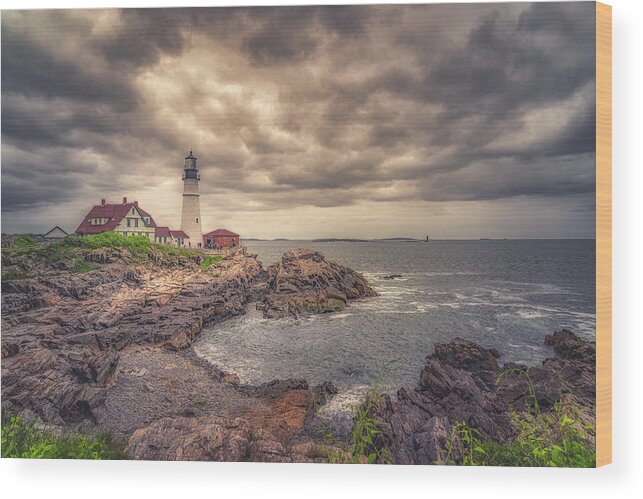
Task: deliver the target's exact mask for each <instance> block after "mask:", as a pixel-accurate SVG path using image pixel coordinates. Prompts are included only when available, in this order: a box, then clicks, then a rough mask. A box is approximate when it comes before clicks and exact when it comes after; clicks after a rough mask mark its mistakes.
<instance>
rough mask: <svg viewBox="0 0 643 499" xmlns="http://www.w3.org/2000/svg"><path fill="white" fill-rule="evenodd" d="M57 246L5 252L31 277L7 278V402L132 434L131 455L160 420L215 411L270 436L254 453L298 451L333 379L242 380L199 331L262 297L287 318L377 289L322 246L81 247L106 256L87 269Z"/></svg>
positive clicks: (204, 416)
mask: <svg viewBox="0 0 643 499" xmlns="http://www.w3.org/2000/svg"><path fill="white" fill-rule="evenodd" d="M50 255H51V252H50V251H47V250H46V248H45V249H44V250H42V251H40V250H39V251H32V252H29V253H27V254H24V253H21V252H11V251H10V248H9V250H7V249H5V250H4V251H3V275H5V273H8V274H9V275H11V273H14V274H18V273H24V274H27V275H29V277H28V278H25V279H16V280H5V279H3V282H2V307H3V313H2V386H3V391H2V402H3V404H5V406H6V407H10V408H11V409H12V410H17V411H21V412H23V413H24V414H28V415H30V417H31V418H36V419H37V420H39V421H42V422H44V423H45V424H47V425H52V426H53V427H59V428H65V429H69V430H73V431H81V432H96V431H99V430H100V431H102V430H108V431H111V432H113V433H115V434H116V435H121V436H126V437H131V438H132V439H133V440H132V442H131V445H130V448H129V450H128V452H129V454H128V455H130V456H131V457H133V458H141V459H143V458H144V459H154V458H155V457H154V456H153V455H150V454H149V453H148V452H147V451H143V450H141V449H142V446H143V444H142V443H141V437H140V435H147V436H146V437H145V439H146V440H149V441H150V442H151V441H153V440H154V438H153V437H152V436H151V435H152V433H153V428H155V427H156V426H154V425H159V424H161V425H163V424H168V425H170V427H172V428H173V429H174V431H178V430H177V428H178V427H179V426H180V427H182V428H184V429H183V430H182V431H189V429H190V428H192V427H193V426H194V422H195V421H200V422H201V423H203V424H204V425H205V426H207V424H205V422H204V421H205V420H209V419H211V418H214V420H216V423H214V422H213V423H212V424H215V425H222V426H221V427H222V428H227V430H226V431H232V430H233V428H234V429H235V430H234V431H235V432H242V433H244V432H245V433H247V434H248V435H252V436H253V438H255V440H256V441H257V442H259V443H258V444H257V445H255V446H253V449H254V450H253V451H252V453H251V454H249V455H248V456H245V458H247V459H251V460H283V459H285V457H284V456H286V452H285V446H286V445H289V446H290V445H291V443H292V442H297V441H298V440H302V439H304V440H305V439H306V432H305V430H304V426H305V424H306V423H308V422H309V421H310V420H311V418H312V417H313V415H314V412H315V409H316V407H317V406H318V405H319V404H320V403H322V402H323V400H324V399H325V398H326V397H328V396H330V395H331V394H332V391H333V387H332V385H324V386H319V387H309V386H308V384H307V382H306V381H305V380H276V381H274V382H271V383H266V384H264V385H259V386H247V385H241V384H240V383H239V381H238V379H237V378H236V376H234V375H233V374H230V373H225V372H223V371H221V370H219V369H217V368H216V367H214V366H212V365H210V364H208V363H207V362H205V361H203V360H202V359H200V358H199V357H198V356H196V355H195V354H194V352H193V350H192V349H191V348H189V347H190V345H191V343H192V342H193V341H194V339H195V337H196V335H198V333H199V332H200V331H201V329H202V328H203V327H204V325H206V324H213V323H216V322H219V321H223V320H226V319H227V318H230V317H233V316H236V315H239V314H242V313H243V312H244V310H245V307H246V306H247V304H248V303H249V302H251V301H252V302H257V304H258V305H257V306H258V308H261V309H262V310H263V311H264V315H265V316H266V317H284V316H287V315H291V316H296V315H299V314H304V313H322V312H330V311H335V310H338V309H341V308H343V307H345V306H346V305H347V304H348V301H349V300H353V299H358V298H362V297H366V296H373V295H374V294H375V292H374V291H373V290H372V289H371V288H370V287H369V286H368V284H367V283H366V280H365V279H364V278H363V277H362V276H360V275H359V274H357V273H355V272H354V271H352V270H351V269H347V268H346V267H342V266H341V265H337V264H335V263H333V262H328V261H327V260H326V259H325V258H324V257H323V255H321V254H320V253H318V252H313V251H310V250H292V251H289V252H287V253H286V254H285V255H284V257H283V259H282V262H280V263H277V264H274V265H272V266H270V267H269V269H268V271H266V270H264V269H263V268H262V266H261V263H260V262H258V261H257V259H256V256H254V255H249V254H247V253H246V252H245V251H244V250H243V249H241V250H240V251H238V252H236V253H235V254H233V255H230V256H227V257H225V258H223V259H221V261H218V262H216V263H214V264H211V265H210V266H208V267H207V268H204V262H205V257H204V256H203V255H199V254H196V253H189V252H180V251H179V252H168V251H162V250H161V249H159V248H154V247H151V248H150V249H149V250H148V251H147V252H146V253H145V254H143V255H132V254H130V252H129V251H127V250H126V249H124V248H100V249H94V250H91V251H87V250H85V249H79V248H74V249H73V255H74V258H75V259H76V260H78V259H79V258H81V259H82V260H83V261H85V262H89V263H93V264H96V267H98V268H96V269H93V270H91V271H88V272H75V271H74V270H73V263H72V260H71V258H69V255H67V256H68V258H65V259H61V260H57V259H55V261H52V258H51V257H50ZM240 418H241V419H242V420H243V424H237V423H234V421H236V420H237V419H240ZM214 420H213V421H214ZM162 422H163V423H162ZM201 423H199V424H197V426H199V425H200V424H201ZM208 424H209V423H208ZM208 427H209V426H208ZM145 428H152V429H149V430H148V431H147V432H144V431H143V429H145ZM137 431H138V432H137ZM222 431H223V430H222ZM150 432H151V433H150ZM134 435H137V437H136V438H134ZM246 436H247V435H246ZM255 440H253V442H254V441H255ZM277 444H278V445H277ZM150 445H151V444H150ZM276 448H279V449H281V451H280V452H281V454H279V453H277V454H279V456H277V455H276V454H275V452H276V451H275V449H276ZM261 449H263V450H261ZM268 449H272V450H268ZM168 452H169V451H168ZM195 452H196V451H195ZM264 454H265V455H264ZM169 455H170V454H164V455H163V456H159V458H163V459H166V458H171V457H169ZM291 455H292V452H291ZM176 456H177V457H176V458H181V459H182V458H185V459H188V458H189V459H201V458H203V459H206V458H207V459H209V458H210V457H211V456H212V454H207V455H205V454H204V455H198V454H190V453H189V452H188V453H186V452H179V453H178V454H176ZM178 456H181V457H178ZM226 456H227V457H226V458H225V459H226V460H230V459H234V456H233V455H229V454H227V455H226ZM245 458H244V459H245ZM289 459H292V457H290V458H289ZM301 459H304V458H301Z"/></svg>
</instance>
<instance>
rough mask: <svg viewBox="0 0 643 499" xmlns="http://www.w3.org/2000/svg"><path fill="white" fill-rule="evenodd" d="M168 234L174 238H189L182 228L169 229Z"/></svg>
mask: <svg viewBox="0 0 643 499" xmlns="http://www.w3.org/2000/svg"><path fill="white" fill-rule="evenodd" d="M170 235H171V236H172V237H176V238H182V239H190V238H189V237H188V235H187V234H186V233H185V232H183V231H182V230H170Z"/></svg>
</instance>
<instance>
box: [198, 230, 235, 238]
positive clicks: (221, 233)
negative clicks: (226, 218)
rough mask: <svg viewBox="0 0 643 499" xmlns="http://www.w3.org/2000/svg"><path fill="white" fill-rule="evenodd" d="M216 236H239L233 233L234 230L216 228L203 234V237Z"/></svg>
mask: <svg viewBox="0 0 643 499" xmlns="http://www.w3.org/2000/svg"><path fill="white" fill-rule="evenodd" d="M216 236H232V237H239V234H235V233H234V232H232V231H230V230H228V229H217V230H213V231H212V232H208V233H207V234H203V237H216Z"/></svg>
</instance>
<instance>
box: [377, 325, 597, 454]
mask: <svg viewBox="0 0 643 499" xmlns="http://www.w3.org/2000/svg"><path fill="white" fill-rule="evenodd" d="M545 343H546V344H547V345H551V346H552V347H553V352H554V354H555V356H554V357H552V358H549V359H547V360H545V361H544V362H543V363H542V365H541V366H537V367H530V368H527V367H526V366H523V365H519V364H505V365H500V364H499V362H498V358H499V357H500V354H499V352H498V351H496V350H494V349H486V348H482V347H481V346H479V345H476V344H475V343H472V342H470V341H466V340H462V339H454V340H453V341H451V342H450V343H448V344H437V345H436V346H435V352H434V353H433V354H432V355H430V356H429V357H427V361H426V365H425V366H424V369H423V370H422V372H421V374H420V381H419V384H418V385H417V386H416V387H415V388H410V387H404V388H401V389H400V390H399V391H398V392H397V395H396V396H395V397H390V396H388V395H385V396H383V397H382V398H381V399H380V400H379V401H377V403H376V404H375V406H374V409H373V411H372V414H371V415H372V416H373V417H374V418H375V419H376V420H377V421H378V422H379V424H380V433H379V434H378V436H377V445H378V446H379V447H382V448H386V449H388V450H389V452H390V454H391V459H392V461H393V462H394V463H397V464H433V463H436V462H438V461H439V460H440V459H441V458H442V457H443V456H442V452H443V451H444V449H445V448H446V443H447V439H448V438H449V435H450V432H451V429H452V428H453V426H454V425H455V424H456V423H459V422H464V423H466V424H467V425H468V426H469V427H471V428H474V429H475V430H476V431H477V432H479V437H480V439H481V440H486V441H488V440H490V441H495V442H499V443H503V442H507V441H508V440H509V439H512V438H513V437H515V434H516V427H515V426H514V424H513V423H512V419H511V415H512V412H513V413H524V412H530V411H532V410H533V409H534V407H535V405H537V407H538V410H539V411H541V412H542V413H543V414H547V413H549V412H551V411H554V410H555V404H556V403H557V402H563V403H565V404H567V405H569V406H573V407H574V409H575V411H576V414H575V416H576V417H577V418H578V419H579V420H580V421H582V422H583V423H593V422H594V414H595V407H596V403H595V401H596V393H595V386H596V383H595V377H596V369H595V366H596V350H595V344H594V343H590V342H586V341H583V340H581V339H579V338H578V337H577V336H575V335H574V334H573V333H572V332H571V331H567V330H562V331H556V332H555V333H554V334H553V335H550V336H547V337H546V338H545Z"/></svg>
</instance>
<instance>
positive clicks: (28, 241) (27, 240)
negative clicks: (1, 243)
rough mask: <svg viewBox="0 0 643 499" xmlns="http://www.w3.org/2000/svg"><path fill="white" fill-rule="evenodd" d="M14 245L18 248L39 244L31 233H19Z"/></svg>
mask: <svg viewBox="0 0 643 499" xmlns="http://www.w3.org/2000/svg"><path fill="white" fill-rule="evenodd" d="M13 245H14V247H15V248H16V249H27V248H31V247H33V246H37V245H38V241H36V240H35V239H34V238H33V237H32V236H30V235H29V234H17V235H16V240H15V242H14V243H13Z"/></svg>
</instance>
